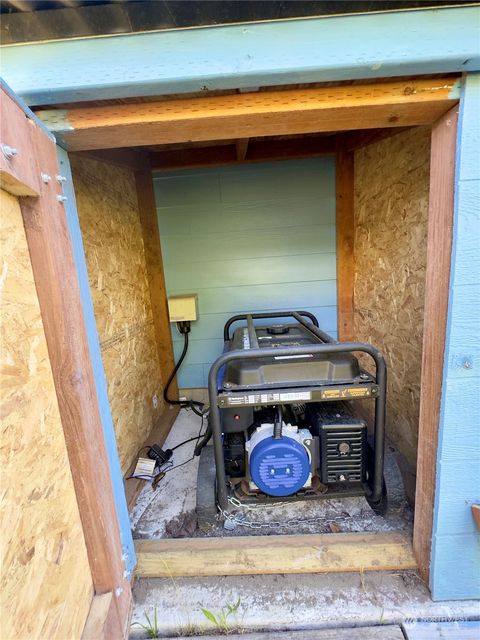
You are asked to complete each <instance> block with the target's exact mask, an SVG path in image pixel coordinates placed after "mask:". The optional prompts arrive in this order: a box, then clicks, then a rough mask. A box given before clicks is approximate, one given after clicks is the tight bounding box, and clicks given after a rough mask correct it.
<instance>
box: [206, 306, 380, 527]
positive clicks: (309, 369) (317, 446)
mask: <svg viewBox="0 0 480 640" xmlns="http://www.w3.org/2000/svg"><path fill="white" fill-rule="evenodd" d="M278 318H293V320H294V321H295V322H294V323H292V322H291V320H290V321H289V323H288V324H276V323H275V324H269V325H267V326H257V325H256V324H254V321H255V320H260V319H262V320H265V319H269V320H272V321H273V322H277V320H276V319H278ZM242 321H243V326H240V327H238V328H236V329H235V331H234V333H233V336H231V335H230V329H231V327H232V325H233V324H235V323H239V322H242ZM224 342H225V348H224V352H223V354H222V355H221V356H220V357H219V358H218V359H217V360H216V361H215V362H214V363H213V365H212V367H211V369H210V373H209V379H208V392H209V400H210V413H209V422H208V428H207V433H206V435H205V437H204V439H203V441H202V442H201V443H200V444H199V446H198V447H197V455H198V454H199V455H200V464H199V472H198V488H197V516H198V522H199V526H200V527H202V526H204V525H209V524H211V522H212V519H213V518H215V517H216V516H217V515H218V510H220V512H221V513H222V514H223V515H224V516H225V515H226V514H228V513H229V512H230V511H231V509H232V503H233V504H235V501H234V500H232V498H235V499H236V501H240V502H241V503H245V504H251V503H268V504H271V503H275V502H278V501H285V500H287V501H289V500H312V499H319V498H322V499H324V498H331V497H347V496H361V495H363V496H365V498H366V499H367V501H368V503H369V504H370V506H371V507H372V509H373V510H374V512H375V513H377V514H380V515H383V514H385V512H386V509H387V495H386V487H385V481H384V477H383V459H384V442H385V405H386V366H385V361H384V358H383V356H382V355H381V354H380V353H379V352H378V350H377V349H375V348H374V347H373V346H371V345H369V344H365V343H360V342H343V343H340V342H336V341H335V340H334V339H333V338H332V337H331V336H329V335H328V334H326V333H325V332H324V331H322V330H321V329H319V325H318V321H317V319H316V317H315V316H314V315H312V314H311V313H309V312H306V311H283V312H275V313H255V314H245V315H237V316H233V317H232V318H230V319H229V320H228V321H227V323H226V325H225V328H224ZM354 352H357V353H358V352H363V353H366V354H368V355H369V356H370V357H371V358H372V359H373V361H374V363H375V374H374V375H373V374H371V373H369V372H368V371H366V370H364V369H363V368H362V367H361V366H360V363H359V361H358V359H357V357H355V355H354ZM366 400H372V401H374V403H375V412H374V420H373V425H372V426H373V433H372V434H371V436H370V435H369V434H368V429H367V424H366V422H365V420H364V419H363V418H362V417H361V413H362V412H361V411H358V409H359V407H360V405H359V403H360V401H366ZM210 438H212V439H213V447H212V446H205V445H206V444H207V442H208V441H209V439H210ZM236 504H238V502H236Z"/></svg>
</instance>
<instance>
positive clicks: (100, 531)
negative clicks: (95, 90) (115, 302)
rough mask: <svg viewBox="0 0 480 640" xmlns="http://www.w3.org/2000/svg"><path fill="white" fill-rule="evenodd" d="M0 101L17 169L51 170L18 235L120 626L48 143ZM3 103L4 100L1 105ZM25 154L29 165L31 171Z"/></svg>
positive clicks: (115, 530)
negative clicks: (12, 128) (12, 130)
mask: <svg viewBox="0 0 480 640" xmlns="http://www.w3.org/2000/svg"><path fill="white" fill-rule="evenodd" d="M1 97H2V107H4V106H5V105H7V109H8V110H11V109H12V103H13V104H14V106H15V107H16V108H17V109H18V110H19V111H20V112H21V113H22V117H23V121H22V125H21V126H22V127H23V131H21V130H18V131H17V133H18V134H19V135H20V136H23V135H25V136H26V138H25V139H26V142H27V146H26V148H27V149H28V150H29V154H28V156H29V158H30V159H28V158H27V155H25V156H23V155H22V156H21V157H20V156H19V160H20V158H21V161H22V162H25V163H26V166H24V167H23V168H19V169H18V171H19V174H18V175H29V172H30V175H40V173H41V172H44V173H45V174H47V175H50V176H52V180H51V181H50V182H48V183H43V182H41V183H40V189H39V196H38V197H24V198H20V205H21V210H22V216H23V222H24V226H25V234H26V238H27V243H28V248H29V252H30V259H31V263H32V270H33V275H34V279H35V286H36V289H37V295H38V300H39V304H40V309H41V313H42V320H43V325H44V331H45V337H46V341H47V347H48V353H49V357H50V362H51V366H52V373H53V379H54V383H55V390H56V394H57V399H58V407H59V411H60V417H61V421H62V426H63V431H64V435H65V443H66V446H67V452H68V457H69V462H70V467H71V470H72V478H73V482H74V486H75V492H76V496H77V501H78V506H79V512H80V518H81V520H82V525H83V533H84V538H85V545H86V548H87V554H88V558H89V564H90V570H91V573H92V581H93V586H94V589H95V592H96V594H103V593H107V592H109V591H115V590H116V589H120V591H119V596H118V597H117V596H116V597H115V599H114V603H115V609H114V613H113V614H112V616H113V617H112V622H111V625H115V627H116V628H118V627H120V628H122V629H125V627H126V625H127V622H128V619H129V615H130V610H131V602H132V596H131V589H130V583H129V582H128V580H127V579H126V578H125V577H124V575H123V572H124V564H123V560H122V546H121V541H120V531H119V526H118V520H117V513H116V508H115V502H114V497H113V492H112V484H111V478H110V475H109V465H108V458H107V452H106V449H105V441H104V436H103V427H102V422H101V418H100V412H99V407H98V401H97V395H96V389H95V382H94V378H93V370H92V364H91V360H90V352H89V348H88V341H87V335H86V331H85V325H84V322H83V307H82V302H81V297H80V290H79V285H78V279H77V273H76V269H75V263H74V258H73V250H72V246H71V243H70V235H69V231H68V226H67V219H66V213H65V208H64V205H63V204H62V203H61V202H60V201H59V200H58V197H57V196H59V195H60V196H61V195H62V192H61V191H62V190H61V187H60V185H59V184H58V183H57V181H56V179H55V176H57V175H58V174H59V166H58V161H57V154H56V146H55V143H54V142H53V140H51V139H49V138H48V137H47V136H46V134H45V132H44V131H43V130H42V129H40V128H39V127H38V126H37V125H35V123H33V122H32V121H31V120H29V119H28V118H26V117H25V115H24V114H23V112H22V111H21V110H20V108H19V107H18V106H17V105H15V103H14V101H13V100H12V98H11V97H10V96H9V95H8V94H7V93H6V92H5V91H3V89H2V92H1ZM9 103H10V104H9ZM31 158H33V159H34V163H35V168H34V170H33V173H31V172H32V166H31Z"/></svg>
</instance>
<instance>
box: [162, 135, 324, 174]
mask: <svg viewBox="0 0 480 640" xmlns="http://www.w3.org/2000/svg"><path fill="white" fill-rule="evenodd" d="M334 153H335V136H333V135H328V136H325V135H321V136H309V137H298V138H293V139H290V140H284V139H282V138H280V139H271V140H250V141H249V145H248V155H247V158H246V159H244V160H243V162H269V161H273V160H287V159H289V160H292V159H295V158H297V159H298V158H311V157H316V156H329V155H334ZM150 161H151V165H152V170H153V171H166V170H175V169H187V168H195V167H204V166H223V165H230V164H238V163H239V160H238V155H237V149H236V146H235V145H234V144H233V143H232V144H230V145H221V146H219V145H212V146H209V147H186V148H184V149H172V150H170V149H165V150H163V151H155V152H153V153H151V154H150Z"/></svg>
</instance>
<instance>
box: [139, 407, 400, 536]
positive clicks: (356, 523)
mask: <svg viewBox="0 0 480 640" xmlns="http://www.w3.org/2000/svg"><path fill="white" fill-rule="evenodd" d="M200 427H201V420H200V418H199V417H198V416H197V415H195V414H194V413H192V412H191V411H189V410H185V409H183V410H182V411H180V414H179V416H178V418H177V420H176V421H175V424H174V425H173V428H172V430H171V432H170V434H169V436H168V438H167V440H166V442H165V444H164V448H165V449H166V448H169V447H170V448H171V447H173V446H175V445H176V444H178V443H179V442H182V441H183V440H186V439H188V438H191V437H194V436H196V435H197V434H198V433H199V429H200ZM194 446H195V443H194V442H192V443H189V444H187V445H185V446H184V447H181V448H180V449H177V450H176V451H175V452H174V456H173V458H172V463H173V465H172V466H176V465H181V466H179V467H178V468H175V469H172V471H170V470H169V469H168V467H166V469H167V473H166V475H165V477H164V478H163V479H162V480H161V481H160V483H159V485H158V487H157V488H156V489H153V488H152V485H151V484H149V483H148V484H146V485H145V487H144V488H143V490H142V492H141V494H140V496H139V498H138V501H137V504H136V506H135V508H134V510H133V512H132V514H131V524H132V529H133V535H134V538H137V539H138V538H147V539H152V538H170V537H173V538H178V537H198V536H203V535H209V536H228V535H233V536H238V535H242V536H245V535H265V534H270V535H271V534H282V533H283V534H299V533H330V532H335V533H338V532H340V531H343V532H349V531H404V532H409V533H410V532H411V531H412V524H413V512H412V510H411V508H410V507H409V505H408V503H407V501H406V498H405V493H404V490H403V484H402V479H401V475H400V471H399V469H398V467H397V464H396V462H395V450H394V449H393V447H392V446H390V445H388V446H387V447H386V455H385V477H386V483H387V490H388V495H389V511H388V513H387V515H386V516H385V517H380V516H376V515H375V514H374V513H373V511H372V510H371V509H370V507H369V506H368V504H367V502H366V500H365V499H364V498H363V497H355V498H342V499H331V498H330V499H327V500H323V499H321V500H315V501H308V502H307V501H297V502H288V503H279V504H276V505H273V506H268V507H265V506H262V507H261V508H256V509H255V510H252V509H251V508H250V509H249V510H246V509H245V508H241V509H239V510H238V512H237V515H238V516H241V517H242V518H243V519H244V520H245V521H246V522H247V523H248V522H255V523H261V524H263V525H267V524H268V527H266V526H265V528H263V529H258V528H254V529H252V528H250V527H248V526H245V525H242V526H237V527H236V528H235V529H234V530H233V531H225V530H224V528H223V525H222V522H221V521H219V522H218V526H216V527H213V528H212V530H210V531H209V532H208V534H206V533H204V532H201V531H199V530H198V529H197V528H196V516H195V501H196V486H197V470H198V460H199V459H198V458H194V459H193V460H192V459H191V457H192V454H193V449H194ZM302 520H305V521H306V522H301V521H302ZM292 521H295V523H293V524H288V523H289V522H290V523H291V522H292ZM299 521H300V522H299ZM325 521H329V522H330V524H327V523H326V522H325ZM332 521H333V522H332ZM275 523H277V524H275Z"/></svg>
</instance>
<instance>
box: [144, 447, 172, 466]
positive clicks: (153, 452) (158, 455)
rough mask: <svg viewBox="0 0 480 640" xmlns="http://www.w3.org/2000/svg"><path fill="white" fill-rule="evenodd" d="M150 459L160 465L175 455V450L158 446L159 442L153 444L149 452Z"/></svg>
mask: <svg viewBox="0 0 480 640" xmlns="http://www.w3.org/2000/svg"><path fill="white" fill-rule="evenodd" d="M147 455H148V457H149V458H150V460H155V461H156V462H157V464H158V466H159V467H160V466H161V465H162V464H165V462H167V461H168V460H170V458H171V457H172V455H173V451H172V450H171V449H165V451H164V450H163V449H162V448H161V447H159V446H158V444H152V445H151V447H150V448H149V450H148V453H147Z"/></svg>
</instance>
